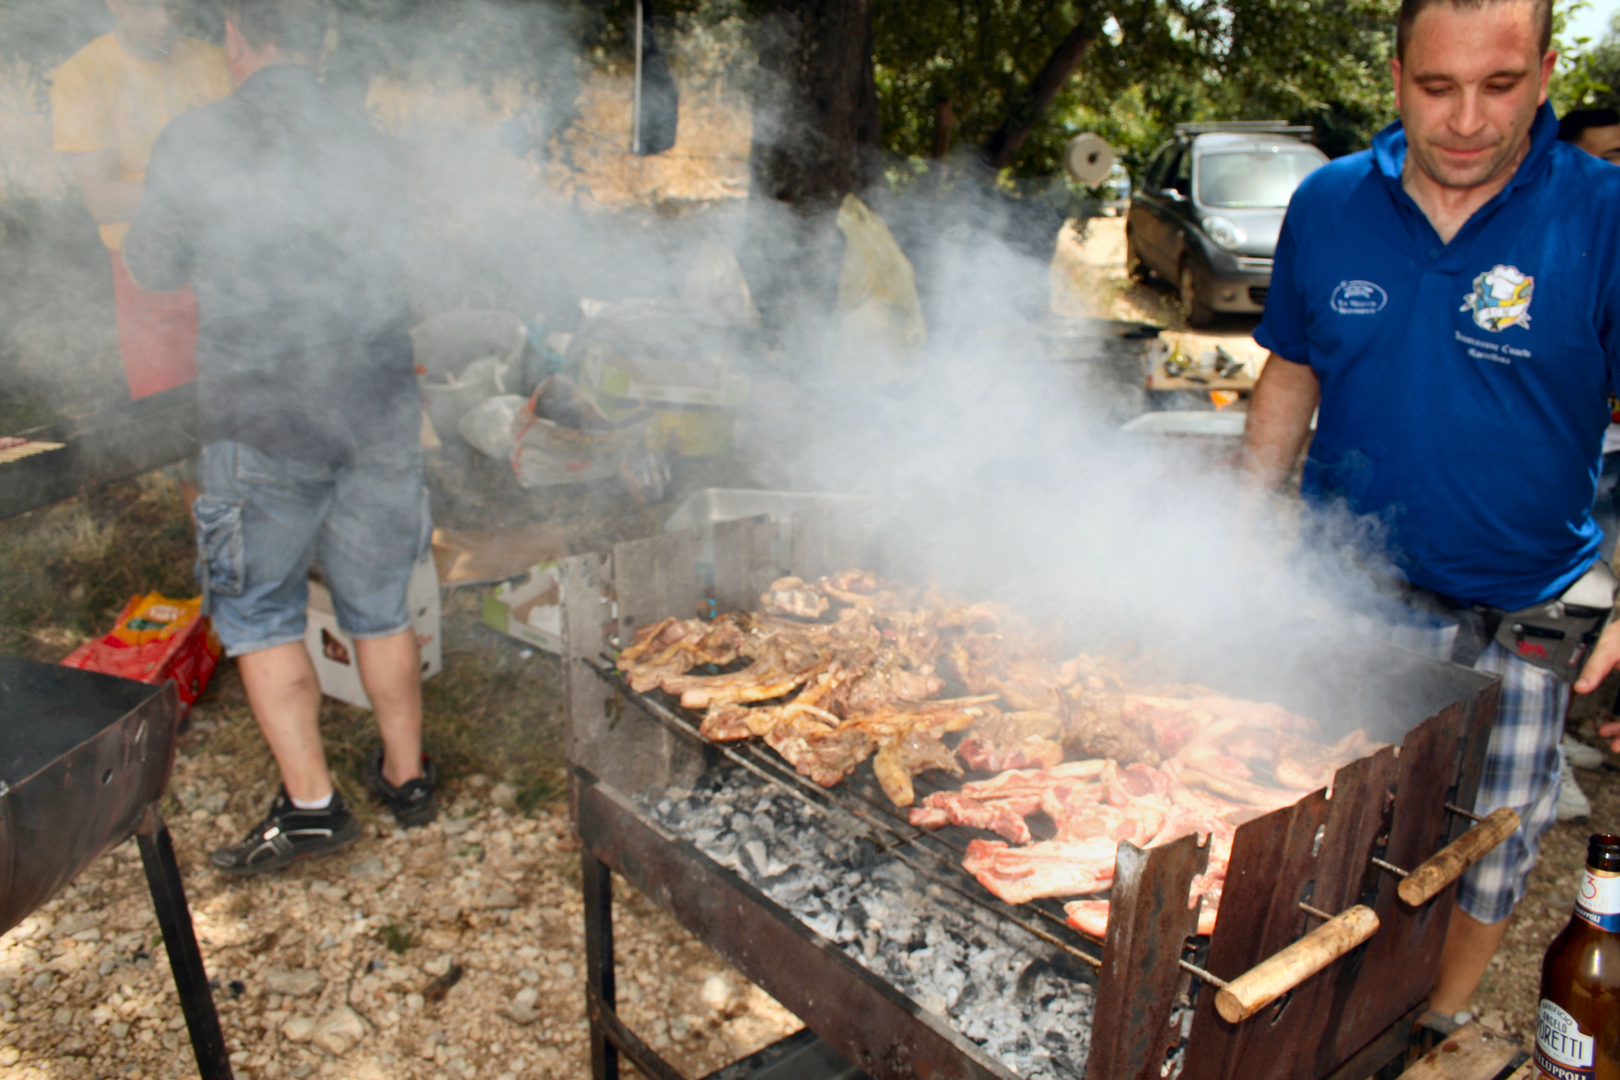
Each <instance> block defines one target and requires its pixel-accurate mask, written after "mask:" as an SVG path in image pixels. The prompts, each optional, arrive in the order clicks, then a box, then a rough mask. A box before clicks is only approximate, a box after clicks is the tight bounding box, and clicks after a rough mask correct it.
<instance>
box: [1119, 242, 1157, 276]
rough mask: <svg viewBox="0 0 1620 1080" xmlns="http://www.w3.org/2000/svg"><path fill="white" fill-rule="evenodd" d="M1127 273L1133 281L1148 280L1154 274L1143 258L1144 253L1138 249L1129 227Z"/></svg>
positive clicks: (1126, 250) (1126, 252)
mask: <svg viewBox="0 0 1620 1080" xmlns="http://www.w3.org/2000/svg"><path fill="white" fill-rule="evenodd" d="M1125 273H1126V274H1128V275H1129V276H1130V279H1131V280H1132V281H1147V280H1148V279H1149V278H1151V277H1152V276H1153V271H1152V270H1151V269H1149V268H1148V264H1147V263H1146V262H1145V261H1144V260H1143V259H1142V253H1141V252H1140V251H1137V250H1136V240H1135V238H1133V237H1132V236H1131V231H1130V230H1129V229H1126V230H1125Z"/></svg>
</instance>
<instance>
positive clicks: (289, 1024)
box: [281, 1016, 315, 1043]
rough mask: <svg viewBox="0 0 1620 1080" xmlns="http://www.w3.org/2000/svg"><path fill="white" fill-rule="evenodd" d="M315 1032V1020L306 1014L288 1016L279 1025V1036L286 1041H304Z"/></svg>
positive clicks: (307, 1040)
mask: <svg viewBox="0 0 1620 1080" xmlns="http://www.w3.org/2000/svg"><path fill="white" fill-rule="evenodd" d="M314 1034H315V1021H314V1019H313V1018H311V1017H308V1016H293V1017H289V1018H288V1019H287V1020H286V1021H285V1022H284V1023H283V1024H282V1025H281V1037H282V1038H283V1039H286V1040H287V1041H288V1042H295V1043H306V1042H309V1040H310V1038H311V1037H313V1036H314Z"/></svg>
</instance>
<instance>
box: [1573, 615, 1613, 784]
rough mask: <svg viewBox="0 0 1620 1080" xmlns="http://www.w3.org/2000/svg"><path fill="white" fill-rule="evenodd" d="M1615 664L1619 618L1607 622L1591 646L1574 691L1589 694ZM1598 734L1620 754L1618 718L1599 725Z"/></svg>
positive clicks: (1610, 747)
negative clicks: (1594, 643)
mask: <svg viewBox="0 0 1620 1080" xmlns="http://www.w3.org/2000/svg"><path fill="white" fill-rule="evenodd" d="M1617 664H1620V620H1617V621H1615V622H1611V623H1609V625H1608V626H1607V627H1606V628H1604V631H1603V633H1602V635H1600V636H1599V637H1598V639H1597V644H1596V645H1593V646H1592V655H1591V656H1588V657H1587V658H1586V665H1585V666H1584V667H1582V668H1581V677H1580V678H1579V679H1576V680H1575V692H1576V693H1577V694H1590V693H1591V692H1592V691H1594V690H1596V689H1597V688H1598V687H1599V686H1602V685H1603V680H1604V678H1605V677H1606V676H1607V675H1608V674H1609V672H1611V671H1613V670H1614V668H1615V666H1616V665H1617ZM1598 734H1599V735H1602V736H1603V737H1604V738H1605V739H1608V740H1609V749H1611V750H1613V751H1614V752H1615V753H1617V754H1620V720H1611V721H1609V722H1608V723H1607V724H1602V725H1600V726H1599V727H1598Z"/></svg>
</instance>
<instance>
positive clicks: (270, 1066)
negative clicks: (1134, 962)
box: [0, 730, 799, 1080]
mask: <svg viewBox="0 0 1620 1080" xmlns="http://www.w3.org/2000/svg"><path fill="white" fill-rule="evenodd" d="M210 741H211V739H210V735H209V733H208V732H207V731H206V730H205V731H202V732H197V733H194V734H191V735H188V736H187V737H186V739H185V743H184V746H183V749H182V753H181V756H180V758H179V760H178V762H177V764H176V767H175V774H174V779H173V781H172V783H171V787H170V792H171V795H172V796H173V799H172V800H169V802H170V809H169V811H168V822H169V826H170V829H171V831H172V832H173V834H174V839H175V845H176V849H177V851H178V854H179V858H180V861H181V865H182V868H183V869H184V872H185V884H186V891H187V895H188V898H189V900H190V903H191V909H192V914H193V918H194V920H195V922H196V930H197V936H198V938H199V940H200V942H201V945H202V952H203V958H204V962H205V963H206V965H207V968H208V972H209V975H210V976H211V977H212V978H213V979H214V980H215V981H216V985H217V986H218V987H219V990H218V992H217V993H216V995H215V996H216V1000H217V1001H218V1002H219V1012H220V1020H221V1022H222V1024H223V1025H224V1029H225V1040H226V1045H227V1046H228V1047H229V1049H230V1051H231V1060H232V1063H233V1066H234V1067H235V1071H236V1075H237V1076H238V1077H243V1078H250V1080H259V1078H272V1077H294V1078H296V1077H305V1076H323V1077H325V1076H332V1077H356V1078H363V1080H371V1078H377V1080H382V1078H389V1080H398V1078H409V1077H429V1076H431V1077H441V1076H450V1077H458V1076H462V1077H488V1078H508V1080H518V1078H524V1077H553V1076H584V1075H588V1073H589V1053H588V1047H587V1043H586V1025H585V1019H584V1007H583V1006H584V996H583V991H582V978H583V973H584V968H585V961H584V953H583V933H582V922H581V918H582V916H581V904H580V896H579V883H578V870H579V861H578V856H577V854H576V852H577V846H576V844H575V842H574V841H573V839H572V837H571V836H570V831H569V827H568V821H567V816H566V813H565V812H563V811H560V810H558V809H554V808H543V809H540V810H537V811H534V812H531V813H530V814H526V815H524V814H517V813H512V812H509V811H508V810H506V809H503V808H502V807H501V806H500V805H499V804H501V803H506V804H508V805H510V798H511V791H510V789H506V788H504V787H503V786H501V785H494V786H492V785H489V784H488V783H487V781H482V778H480V777H473V778H470V779H469V780H468V781H467V782H466V783H464V784H463V795H462V797H461V798H459V799H458V800H457V801H456V803H455V804H454V805H453V806H452V807H451V808H450V812H449V813H448V814H446V815H445V817H444V818H442V819H441V820H440V821H439V822H436V823H435V824H434V825H432V826H429V827H427V828H425V829H420V830H415V831H412V832H409V833H406V832H402V831H400V830H398V829H396V828H394V827H393V826H392V824H391V823H385V822H383V821H380V820H377V819H375V818H374V819H373V820H372V821H371V823H370V824H369V825H368V827H367V830H366V835H365V836H364V838H363V839H362V840H361V841H360V842H359V843H357V844H355V845H354V846H353V847H352V848H350V849H348V850H347V851H345V852H341V853H339V854H336V855H333V856H331V857H329V858H326V859H323V860H315V861H312V862H310V863H306V864H302V865H300V866H297V867H295V868H293V869H292V870H290V871H289V872H287V873H285V874H283V875H280V876H274V877H268V878H262V879H254V880H248V881H230V880H227V879H225V878H222V877H220V876H219V875H216V874H214V873H213V872H212V871H210V870H208V869H206V850H207V849H208V848H210V847H212V846H215V845H217V844H218V843H220V842H221V841H222V840H225V839H227V838H229V839H234V838H235V836H236V834H237V833H238V832H239V830H240V829H241V828H243V827H244V826H246V825H247V824H248V821H247V819H246V814H247V813H248V812H250V811H249V809H248V807H247V805H246V803H245V802H244V799H243V798H242V797H233V796H232V795H231V793H230V791H229V790H228V788H227V785H226V782H225V781H224V779H223V777H224V776H226V775H228V774H229V772H230V769H229V767H228V763H226V762H224V761H222V760H221V759H220V757H219V755H218V754H216V753H214V752H212V751H211V750H210V749H209V742H210ZM176 804H177V805H176ZM619 897H620V905H619V909H618V911H619V915H620V918H619V921H618V923H617V932H618V947H619V957H620V960H621V965H620V986H621V988H622V990H621V1001H622V1003H623V1007H624V1011H625V1015H626V1017H627V1019H628V1020H629V1021H630V1023H631V1024H632V1025H633V1026H635V1027H636V1028H637V1030H639V1031H641V1032H642V1033H643V1034H644V1036H645V1037H647V1038H648V1040H649V1041H650V1042H651V1043H652V1044H653V1045H654V1046H655V1047H658V1048H659V1049H661V1050H663V1051H665V1052H666V1054H667V1055H668V1056H669V1057H670V1059H671V1060H672V1061H673V1062H675V1063H676V1064H677V1066H678V1067H680V1068H682V1069H684V1070H685V1071H686V1072H687V1074H688V1075H704V1074H706V1073H708V1072H710V1071H712V1070H713V1069H715V1068H718V1067H719V1066H721V1065H724V1064H726V1063H727V1062H729V1061H730V1060H732V1059H734V1058H736V1057H738V1056H741V1055H743V1054H745V1053H749V1052H751V1051H753V1050H755V1049H757V1048H759V1047H761V1046H764V1045H767V1044H768V1043H770V1042H773V1041H775V1040H776V1039H778V1038H780V1037H782V1036H783V1035H786V1034H788V1033H790V1032H792V1031H794V1030H796V1029H797V1028H798V1027H799V1024H798V1021H797V1020H796V1019H795V1018H794V1017H793V1016H792V1015H791V1014H790V1013H788V1012H787V1011H786V1010H784V1009H783V1008H782V1007H781V1006H779V1005H777V1004H776V1003H775V1002H774V1001H772V1000H771V999H770V998H769V997H767V996H766V995H764V994H763V993H762V992H760V991H759V990H757V989H755V988H753V987H751V986H750V985H749V984H747V983H746V982H745V981H744V980H742V979H741V978H740V977H738V976H737V975H736V974H735V973H734V972H732V971H731V970H730V969H729V968H728V967H727V966H726V965H725V964H724V963H723V962H722V961H721V960H720V959H719V958H718V957H716V956H715V955H714V954H713V953H711V952H710V951H709V950H707V949H706V948H704V947H703V946H702V945H700V944H698V943H697V942H695V941H693V940H692V939H691V938H690V937H689V936H688V935H686V934H685V933H684V932H682V931H681V929H680V928H679V927H678V926H677V925H676V924H675V923H674V922H673V920H671V919H670V918H668V917H667V916H665V915H663V914H662V913H660V912H658V911H657V910H656V909H654V908H653V907H652V906H651V905H650V904H649V903H647V902H646V901H645V900H643V899H642V898H641V897H640V896H638V895H636V894H634V893H632V892H630V890H629V889H628V887H623V888H622V889H621V891H620V893H619ZM458 968H459V969H460V971H461V973H462V974H461V977H460V979H459V981H456V982H455V983H454V985H452V986H450V987H449V989H448V990H440V991H439V992H437V993H436V992H435V990H434V987H436V986H442V985H443V983H444V982H445V981H447V979H446V976H447V974H448V973H450V972H452V971H454V970H455V969H458ZM0 1073H3V1075H5V1076H7V1077H9V1078H11V1080H46V1078H50V1080H55V1078H58V1077H97V1078H104V1077H118V1078H122V1080H143V1078H158V1077H178V1076H187V1075H190V1076H195V1075H196V1072H195V1064H194V1062H193V1060H192V1058H191V1050H190V1045H189V1042H188V1040H187V1036H186V1032H185V1029H184V1023H183V1021H182V1019H181V1017H180V1013H179V1010H178V1007H177V999H176V997H175V992H174V982H173V978H172V976H171V975H170V972H169V968H168V963H167V957H166V955H165V954H164V951H163V948H162V944H161V938H160V937H159V936H158V933H157V927H156V922H155V919H154V917H153V914H152V909H151V903H150V900H149V898H148V896H147V892H146V889H145V883H144V878H143V876H142V874H141V868H140V857H139V854H138V852H137V850H136V848H135V845H134V843H133V841H131V842H129V843H126V844H124V845H122V846H121V847H119V848H117V849H116V850H114V851H112V852H110V853H108V854H107V855H105V856H103V857H102V858H101V859H100V860H98V861H97V862H96V863H95V864H93V865H92V866H91V867H90V868H89V869H88V870H87V871H86V872H85V873H84V874H83V875H81V876H80V878H79V879H78V880H77V881H76V882H75V883H74V884H73V885H72V886H71V887H69V888H68V889H67V890H66V891H64V892H63V893H62V894H61V895H59V896H58V897H57V898H56V899H54V900H52V901H51V902H50V903H49V904H47V905H45V906H44V907H43V908H41V909H40V910H39V911H37V912H35V914H34V915H33V916H31V917H30V918H28V919H27V920H25V921H24V922H23V923H22V924H21V925H19V926H17V927H16V928H14V929H13V930H12V931H11V932H9V933H8V934H6V935H4V936H3V937H0Z"/></svg>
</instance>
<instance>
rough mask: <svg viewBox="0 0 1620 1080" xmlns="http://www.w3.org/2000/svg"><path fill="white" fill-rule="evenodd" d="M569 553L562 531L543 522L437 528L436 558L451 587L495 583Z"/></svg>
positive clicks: (441, 576)
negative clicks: (501, 526)
mask: <svg viewBox="0 0 1620 1080" xmlns="http://www.w3.org/2000/svg"><path fill="white" fill-rule="evenodd" d="M567 554H568V543H567V541H566V540H564V539H563V535H562V533H560V532H558V531H557V529H555V528H554V527H552V526H551V525H547V524H545V523H543V522H542V523H536V524H530V525H513V526H508V527H506V528H502V529H434V530H433V561H434V563H435V564H436V565H437V566H438V568H439V584H441V585H443V586H444V587H445V588H447V589H453V588H455V587H457V586H460V585H494V584H497V583H498V582H502V581H506V580H509V579H511V578H516V577H518V576H520V575H523V574H526V573H528V572H529V570H530V569H532V568H533V567H534V566H536V565H537V564H540V563H550V562H555V561H556V560H558V559H561V558H563V557H565V556H566V555H567Z"/></svg>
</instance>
